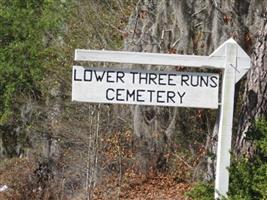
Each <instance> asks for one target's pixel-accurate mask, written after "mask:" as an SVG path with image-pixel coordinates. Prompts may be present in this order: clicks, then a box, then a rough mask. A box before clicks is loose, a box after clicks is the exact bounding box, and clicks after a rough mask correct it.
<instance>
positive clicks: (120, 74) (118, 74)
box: [116, 71, 125, 83]
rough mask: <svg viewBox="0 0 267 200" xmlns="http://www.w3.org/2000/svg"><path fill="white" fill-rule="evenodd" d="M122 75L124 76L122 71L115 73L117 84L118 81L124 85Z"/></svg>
mask: <svg viewBox="0 0 267 200" xmlns="http://www.w3.org/2000/svg"><path fill="white" fill-rule="evenodd" d="M124 75H125V74H124V72H122V71H117V79H116V82H117V83H118V82H119V80H120V81H121V82H122V83H124V80H123V78H124Z"/></svg>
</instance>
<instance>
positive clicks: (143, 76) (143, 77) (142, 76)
mask: <svg viewBox="0 0 267 200" xmlns="http://www.w3.org/2000/svg"><path fill="white" fill-rule="evenodd" d="M142 80H145V84H147V73H139V84H141V83H142Z"/></svg>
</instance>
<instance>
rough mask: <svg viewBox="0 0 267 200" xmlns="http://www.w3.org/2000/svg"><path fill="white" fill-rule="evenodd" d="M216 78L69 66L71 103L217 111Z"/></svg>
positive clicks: (202, 75)
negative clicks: (118, 104)
mask: <svg viewBox="0 0 267 200" xmlns="http://www.w3.org/2000/svg"><path fill="white" fill-rule="evenodd" d="M218 88H219V75H218V74H210V73H186V72H160V71H144V70H128V69H108V68H84V67H81V66H73V75H72V100H74V101H82V102H98V103H120V104H138V105H158V106H180V107H198V108H218Z"/></svg>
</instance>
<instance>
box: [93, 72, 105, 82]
mask: <svg viewBox="0 0 267 200" xmlns="http://www.w3.org/2000/svg"><path fill="white" fill-rule="evenodd" d="M94 73H95V79H96V81H100V82H102V80H103V78H104V75H105V71H103V72H102V74H101V72H97V71H95V70H94ZM98 73H99V74H98Z"/></svg>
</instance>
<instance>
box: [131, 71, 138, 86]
mask: <svg viewBox="0 0 267 200" xmlns="http://www.w3.org/2000/svg"><path fill="white" fill-rule="evenodd" d="M130 73H131V74H132V75H133V80H132V81H133V84H135V75H136V74H138V72H130Z"/></svg>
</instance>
